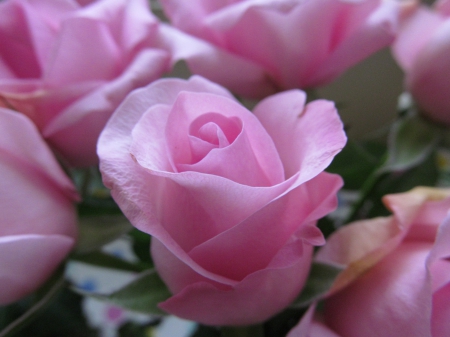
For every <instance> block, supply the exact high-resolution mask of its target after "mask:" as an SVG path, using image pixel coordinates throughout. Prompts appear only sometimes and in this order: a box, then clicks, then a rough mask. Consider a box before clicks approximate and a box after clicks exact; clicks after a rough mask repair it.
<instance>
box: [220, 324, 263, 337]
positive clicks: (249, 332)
mask: <svg viewBox="0 0 450 337" xmlns="http://www.w3.org/2000/svg"><path fill="white" fill-rule="evenodd" d="M221 331H222V335H221V337H264V328H263V326H262V325H251V326H242V327H241V326H239V327H224V328H222V329H221Z"/></svg>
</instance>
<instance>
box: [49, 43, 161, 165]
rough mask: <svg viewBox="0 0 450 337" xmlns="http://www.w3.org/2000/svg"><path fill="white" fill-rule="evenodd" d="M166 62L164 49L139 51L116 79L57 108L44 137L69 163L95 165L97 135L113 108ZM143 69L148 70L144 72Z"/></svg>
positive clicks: (143, 83) (150, 79)
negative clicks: (56, 112) (57, 113)
mask: <svg viewBox="0 0 450 337" xmlns="http://www.w3.org/2000/svg"><path fill="white" fill-rule="evenodd" d="M168 62H169V56H168V54H167V53H165V52H164V51H161V50H156V49H147V50H144V51H142V52H141V53H139V55H137V56H136V57H135V59H134V60H133V62H131V63H130V65H129V66H128V68H127V69H126V70H125V71H124V72H123V73H122V74H121V75H120V76H119V77H117V78H116V79H115V80H113V81H110V82H109V83H105V84H104V85H103V86H101V87H99V88H98V89H97V90H92V92H91V93H89V94H87V95H85V96H84V97H83V98H81V99H79V100H77V101H76V102H74V103H73V104H72V105H70V106H68V107H67V108H66V109H65V110H63V111H60V113H59V115H58V116H57V117H56V118H54V119H53V120H52V122H51V123H48V125H47V126H46V127H45V129H44V130H43V131H42V132H43V135H44V137H45V138H46V139H48V140H49V142H50V143H51V144H52V145H53V146H54V147H55V148H56V149H57V150H58V151H60V152H61V153H63V154H64V155H65V158H67V160H68V161H69V162H70V163H71V164H73V165H75V164H77V166H89V165H94V164H96V163H97V162H98V158H97V156H96V154H95V148H96V145H97V141H98V137H99V135H100V133H101V131H102V130H103V128H104V126H105V124H106V122H107V121H108V119H109V118H110V116H111V114H112V113H113V111H114V109H115V108H116V107H117V106H118V105H119V104H120V103H121V102H122V100H123V99H124V97H125V96H126V95H127V94H128V93H129V92H130V91H131V90H133V89H134V88H138V87H140V86H142V85H145V84H146V83H149V82H152V81H154V80H156V79H157V78H159V77H160V76H161V75H162V73H163V72H164V71H165V70H166V69H167V66H168ZM142 69H149V71H145V72H144V71H142ZM87 149H91V150H87Z"/></svg>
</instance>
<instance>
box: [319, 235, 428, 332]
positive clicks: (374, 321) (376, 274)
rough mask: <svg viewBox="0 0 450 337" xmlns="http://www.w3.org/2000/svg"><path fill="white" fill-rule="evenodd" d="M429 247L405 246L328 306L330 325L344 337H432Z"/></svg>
mask: <svg viewBox="0 0 450 337" xmlns="http://www.w3.org/2000/svg"><path fill="white" fill-rule="evenodd" d="M431 246H432V244H431V243H417V242H415V243H413V242H411V243H403V244H402V245H401V246H400V247H398V248H397V249H396V250H395V251H394V252H392V253H391V254H389V255H388V256H386V257H385V258H384V259H383V260H382V261H381V262H379V263H378V264H376V265H375V266H374V267H373V268H371V269H370V270H369V271H367V272H366V273H365V274H364V275H362V276H361V277H359V278H358V279H357V280H356V281H355V282H354V283H352V285H350V286H348V287H347V288H344V289H343V290H341V291H340V292H338V293H336V294H335V295H334V296H332V297H330V298H328V299H327V300H326V303H325V312H324V317H325V321H326V323H327V325H328V326H330V327H331V328H332V329H333V330H335V331H336V332H337V333H339V334H341V335H342V336H346V337H357V336H358V337H359V336H361V332H364V336H368V337H372V336H374V337H375V336H383V337H395V336H414V337H427V336H428V337H431V336H432V335H431V329H430V321H431V308H432V303H431V279H430V277H429V275H428V273H427V272H426V268H425V262H426V258H427V256H428V251H429V249H430V248H431Z"/></svg>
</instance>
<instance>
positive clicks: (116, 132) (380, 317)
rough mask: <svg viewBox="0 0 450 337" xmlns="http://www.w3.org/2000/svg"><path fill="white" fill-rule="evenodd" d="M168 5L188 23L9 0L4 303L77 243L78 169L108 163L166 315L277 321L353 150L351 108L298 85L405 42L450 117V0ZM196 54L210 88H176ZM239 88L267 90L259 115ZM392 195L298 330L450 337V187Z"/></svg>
mask: <svg viewBox="0 0 450 337" xmlns="http://www.w3.org/2000/svg"><path fill="white" fill-rule="evenodd" d="M160 3H161V5H162V7H163V9H164V12H165V14H166V15H167V17H169V19H170V21H171V23H172V24H173V26H169V25H167V24H164V23H161V22H159V20H158V19H157V18H156V17H155V16H153V15H152V14H151V12H150V11H149V9H148V4H147V3H146V1H145V0H98V1H89V0H88V1H81V0H80V1H78V2H77V1H75V0H61V1H54V0H6V1H3V2H1V3H0V42H1V46H2V47H1V50H0V190H1V194H0V210H1V211H0V275H1V276H0V287H1V291H0V304H2V305H3V304H8V303H11V302H13V301H16V300H18V299H20V298H21V297H23V296H25V295H27V294H29V293H31V292H32V291H34V290H36V288H37V287H38V286H39V285H41V284H42V283H43V282H44V281H45V280H46V279H47V278H48V277H49V276H50V275H51V273H52V272H53V271H54V269H55V268H56V267H57V266H58V264H59V263H61V261H63V260H64V259H65V258H66V256H67V254H68V253H69V252H70V251H71V249H72V248H73V246H74V244H75V239H76V236H77V234H76V233H77V214H76V210H75V202H76V201H77V200H78V199H79V197H78V194H77V192H76V189H75V188H74V186H73V184H72V182H71V180H70V178H68V176H67V175H66V173H65V172H64V171H63V169H62V167H86V166H89V165H96V164H98V158H100V169H101V171H102V174H103V179H104V183H105V185H106V186H107V187H109V188H110V189H111V194H112V196H113V198H114V199H115V201H116V202H117V204H118V205H119V206H120V208H121V210H122V211H123V213H124V214H125V216H126V217H127V218H128V219H129V220H130V221H131V223H132V224H133V225H134V226H135V227H137V228H138V229H140V230H141V231H143V232H146V233H149V234H150V235H152V244H151V254H152V257H153V260H154V263H155V266H156V269H157V271H158V273H159V275H160V276H161V278H162V279H163V280H164V281H165V283H166V284H167V286H168V288H169V289H170V291H171V292H172V294H173V296H172V297H171V298H170V299H168V300H167V301H165V302H163V303H161V304H160V307H161V308H162V309H163V310H165V311H167V312H169V313H172V314H175V315H178V316H180V317H183V318H187V319H191V320H195V321H198V322H201V323H204V324H209V325H245V324H254V323H259V322H262V321H264V320H266V319H268V318H270V317H271V316H273V315H274V314H276V313H278V312H279V311H281V310H283V309H284V308H286V307H287V306H288V305H289V304H290V303H291V302H292V301H293V300H294V298H295V297H296V296H297V295H298V293H299V292H300V291H301V289H302V288H303V286H304V284H305V282H306V279H307V276H308V273H309V269H310V265H311V261H312V259H313V247H314V246H317V245H323V244H325V240H324V238H323V235H322V233H321V232H320V230H319V229H318V228H317V227H316V221H317V220H318V219H320V218H322V217H323V216H325V215H327V214H328V213H330V212H331V211H332V210H333V209H334V208H335V207H336V204H337V200H336V193H337V191H338V190H339V188H340V187H341V186H342V180H341V178H340V177H339V176H336V175H333V174H329V173H326V172H324V170H325V168H326V167H327V166H328V165H329V164H330V162H331V161H332V159H333V157H334V156H335V155H336V154H337V153H338V152H339V151H340V150H341V149H342V148H343V147H344V145H345V142H346V137H345V134H344V132H343V128H342V123H341V121H340V119H339V116H338V114H337V111H336V108H335V107H334V104H333V103H332V102H329V101H325V100H317V101H313V102H310V103H308V104H306V94H305V93H304V92H303V91H300V90H299V89H300V88H301V89H306V88H313V87H317V86H321V85H324V84H326V83H329V82H330V81H332V80H333V79H335V78H336V77H337V76H339V75H340V74H342V73H343V72H344V71H345V70H347V69H348V68H349V67H351V66H353V65H354V64H356V63H357V62H359V61H361V60H362V59H364V58H366V57H368V56H369V55H371V54H372V53H374V52H375V51H377V50H380V49H381V48H383V47H386V46H389V45H391V44H393V52H394V55H395V57H396V59H397V60H398V62H399V64H400V65H401V66H402V68H403V69H404V70H405V73H406V81H405V83H406V88H407V90H409V91H410V92H411V93H412V95H413V96H414V98H415V100H416V101H417V104H418V106H419V107H420V108H421V110H422V111H423V112H424V113H426V114H427V116H428V117H429V118H431V119H433V120H435V121H439V122H442V123H446V124H449V125H450V90H449V88H450V58H448V55H450V1H448V0H443V1H439V2H438V3H437V4H436V5H435V6H434V7H433V8H432V9H431V8H428V7H425V6H421V5H419V4H417V3H415V2H412V1H407V0H405V1H395V0H385V1H380V0H356V1H344V0H241V1H217V0H214V1H205V0H195V1H194V0H193V1H183V0H179V1H177V0H161V1H160ZM178 60H184V61H185V62H186V64H187V66H188V67H189V69H190V71H191V72H192V73H195V74H198V75H201V76H204V77H206V78H208V80H207V79H205V78H203V77H200V76H193V77H192V78H190V79H189V80H182V79H175V78H167V79H159V80H158V78H159V77H161V76H162V75H163V74H164V73H166V72H169V71H170V69H171V67H172V66H173V65H174V63H175V62H177V61H178ZM211 81H214V82H216V83H219V84H220V85H218V84H215V83H213V82H211ZM221 85H222V86H224V87H226V88H227V89H229V90H231V91H232V92H234V93H236V94H238V95H241V96H244V97H251V98H264V99H263V100H262V101H260V102H259V104H257V105H256V107H255V108H254V109H253V113H251V112H250V111H248V110H247V109H246V108H245V107H243V106H242V105H240V103H239V102H238V101H237V100H236V99H235V98H234V97H233V95H232V94H230V92H229V91H227V89H225V88H224V87H222V86H221ZM136 88H140V89H137V90H134V89H136ZM286 89H291V90H289V91H285V92H279V91H281V90H286ZM133 90H134V91H133ZM132 91H133V92H132ZM130 92H132V93H131V94H129V93H130ZM277 92H279V93H277ZM128 94H129V95H128ZM271 94H273V95H272V96H268V95H271ZM114 111H115V112H114ZM113 112H114V114H113ZM105 125H106V126H105ZM97 141H98V144H97ZM97 153H98V155H97ZM55 156H57V158H58V161H57V160H56V158H55ZM61 165H63V166H61ZM385 202H386V204H387V205H388V207H389V208H390V209H391V210H392V212H393V213H394V215H393V216H392V217H388V218H377V219H374V220H364V221H360V222H357V223H354V224H351V225H348V226H345V227H343V228H342V229H341V230H339V231H337V232H336V233H334V235H332V236H331V237H330V238H329V239H328V240H327V243H326V244H325V246H324V247H323V248H322V249H321V250H319V252H318V254H316V256H315V257H314V258H315V259H316V260H317V261H321V262H325V263H329V264H333V265H335V266H339V267H340V268H342V269H343V271H342V273H341V274H340V275H339V277H338V278H337V280H336V281H335V283H334V284H333V287H332V288H331V290H330V291H329V293H328V294H327V298H326V299H325V306H324V310H323V311H322V312H321V314H320V315H319V314H314V306H312V307H311V308H310V309H309V311H308V312H307V313H306V314H305V316H304V317H303V318H302V320H301V321H300V323H299V324H298V325H297V326H296V327H295V328H294V329H293V330H292V331H291V332H290V333H289V337H294V336H297V337H299V336H305V337H306V336H310V337H316V336H320V337H324V336H342V337H350V336H402V335H403V336H418V337H419V336H420V337H424V336H433V337H438V336H442V337H443V336H448V335H449V334H450V320H449V319H448V318H449V317H450V262H449V257H450V218H447V212H448V210H449V209H450V192H449V191H443V190H433V189H415V190H413V191H411V192H409V193H405V194H399V195H391V196H388V197H386V199H385Z"/></svg>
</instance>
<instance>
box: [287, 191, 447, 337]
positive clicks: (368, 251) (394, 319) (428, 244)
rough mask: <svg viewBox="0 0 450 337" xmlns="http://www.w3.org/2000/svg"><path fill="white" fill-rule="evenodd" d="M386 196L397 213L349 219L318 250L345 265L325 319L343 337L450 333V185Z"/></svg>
mask: <svg viewBox="0 0 450 337" xmlns="http://www.w3.org/2000/svg"><path fill="white" fill-rule="evenodd" d="M384 201H385V204H386V206H387V207H388V208H389V209H391V210H392V211H393V213H394V215H393V216H391V217H387V218H376V219H372V220H363V221H358V222H356V223H353V224H350V225H348V226H346V227H344V228H342V229H341V230H339V231H337V232H336V233H334V234H333V235H332V236H331V237H330V238H329V239H328V240H327V245H326V246H325V247H323V249H321V250H320V251H319V253H318V257H317V259H318V260H319V261H323V262H327V263H334V264H338V265H340V266H343V267H345V268H346V269H345V270H344V272H343V273H342V274H341V275H340V276H339V277H338V279H337V280H336V282H335V284H334V286H333V288H332V290H331V294H332V295H331V297H329V298H327V299H326V300H325V307H324V308H325V310H324V312H323V321H324V323H325V324H326V326H327V327H328V328H330V329H332V330H333V331H335V332H336V333H337V334H338V335H340V336H342V337H353V336H358V337H360V336H368V337H375V336H377V337H398V336H408V337H446V336H450V320H449V317H450V244H449V243H450V215H449V213H448V212H449V210H450V190H440V189H431V188H416V189H414V190H412V191H410V192H408V193H403V194H396V195H389V196H387V197H385V199H384ZM306 320H307V319H306ZM301 324H302V323H301ZM301 324H300V325H301ZM303 324H307V323H306V322H303ZM320 324H322V323H319V322H317V321H316V322H313V323H312V325H320ZM300 336H303V335H301V334H292V335H289V337H300ZM305 336H309V337H324V336H327V335H321V334H313V333H311V334H310V335H305Z"/></svg>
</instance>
